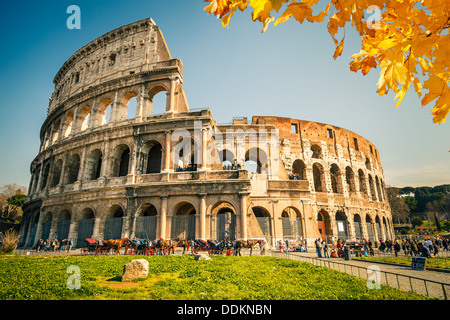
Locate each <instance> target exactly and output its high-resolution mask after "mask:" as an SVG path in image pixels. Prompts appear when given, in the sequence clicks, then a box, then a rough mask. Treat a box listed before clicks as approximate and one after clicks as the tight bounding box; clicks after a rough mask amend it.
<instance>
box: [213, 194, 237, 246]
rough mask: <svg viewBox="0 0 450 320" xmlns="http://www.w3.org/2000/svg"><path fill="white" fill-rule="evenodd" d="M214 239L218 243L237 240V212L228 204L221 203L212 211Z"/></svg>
mask: <svg viewBox="0 0 450 320" xmlns="http://www.w3.org/2000/svg"><path fill="white" fill-rule="evenodd" d="M211 216H212V219H211V224H212V225H211V230H212V231H213V230H214V231H213V232H214V233H215V234H213V235H212V237H213V238H214V239H216V240H218V241H221V240H231V241H233V240H236V212H235V210H234V207H233V206H232V205H231V204H230V203H228V202H219V203H216V204H215V205H214V207H213V208H212V210H211Z"/></svg>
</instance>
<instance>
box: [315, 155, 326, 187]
mask: <svg viewBox="0 0 450 320" xmlns="http://www.w3.org/2000/svg"><path fill="white" fill-rule="evenodd" d="M313 180H314V190H315V191H316V192H326V188H325V177H324V170H323V167H322V165H321V164H320V163H317V162H316V163H314V164H313Z"/></svg>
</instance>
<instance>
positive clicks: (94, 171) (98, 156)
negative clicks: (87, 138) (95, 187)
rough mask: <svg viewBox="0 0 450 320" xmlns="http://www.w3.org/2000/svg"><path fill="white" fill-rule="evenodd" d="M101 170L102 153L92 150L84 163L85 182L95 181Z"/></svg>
mask: <svg viewBox="0 0 450 320" xmlns="http://www.w3.org/2000/svg"><path fill="white" fill-rule="evenodd" d="M101 170H102V151H101V150H100V149H95V150H93V151H92V152H91V153H90V155H89V157H88V159H87V163H86V180H97V179H98V178H100V173H101Z"/></svg>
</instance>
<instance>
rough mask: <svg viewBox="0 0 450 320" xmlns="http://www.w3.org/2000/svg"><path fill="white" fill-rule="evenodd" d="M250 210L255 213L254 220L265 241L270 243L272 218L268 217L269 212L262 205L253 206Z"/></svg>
mask: <svg viewBox="0 0 450 320" xmlns="http://www.w3.org/2000/svg"><path fill="white" fill-rule="evenodd" d="M252 211H253V213H254V214H255V217H256V221H258V224H259V227H260V228H261V231H262V233H263V234H264V237H265V238H266V241H267V242H268V243H272V220H271V219H270V214H269V212H268V211H267V210H266V209H264V208H262V207H253V208H252Z"/></svg>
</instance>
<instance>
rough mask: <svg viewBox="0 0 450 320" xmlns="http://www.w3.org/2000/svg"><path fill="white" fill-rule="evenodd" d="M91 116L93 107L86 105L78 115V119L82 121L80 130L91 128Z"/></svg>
mask: <svg viewBox="0 0 450 320" xmlns="http://www.w3.org/2000/svg"><path fill="white" fill-rule="evenodd" d="M90 118H91V107H89V106H84V107H83V108H82V109H81V111H80V114H79V116H78V121H79V123H80V127H79V129H80V131H84V130H86V129H87V128H89V120H90Z"/></svg>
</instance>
